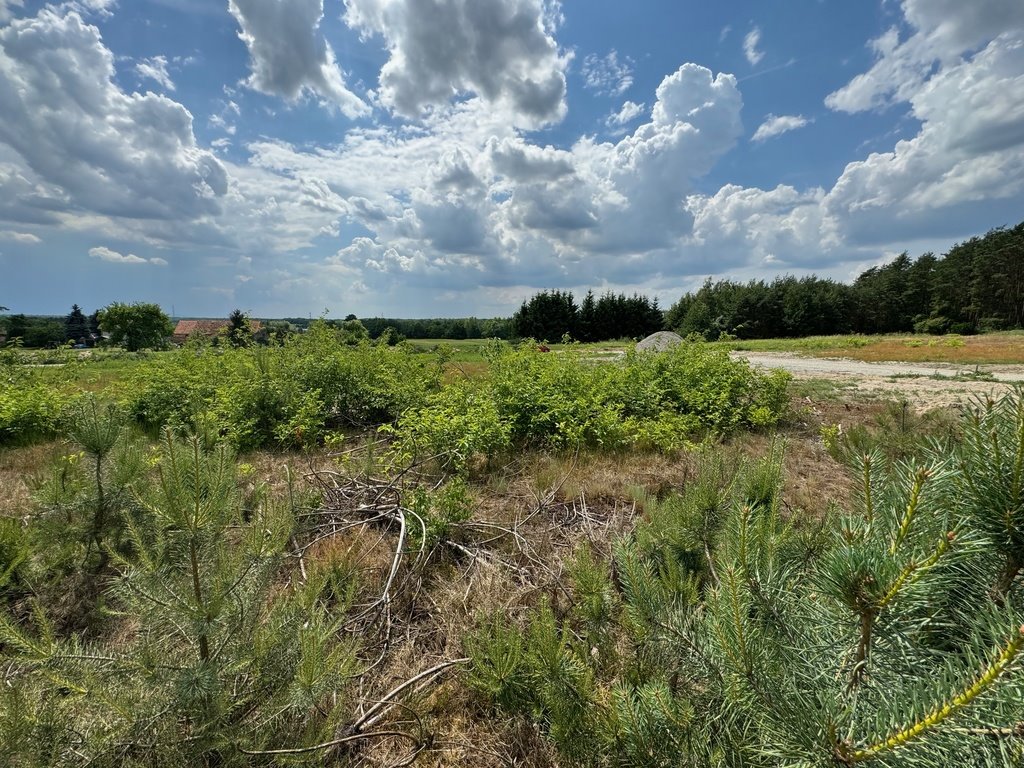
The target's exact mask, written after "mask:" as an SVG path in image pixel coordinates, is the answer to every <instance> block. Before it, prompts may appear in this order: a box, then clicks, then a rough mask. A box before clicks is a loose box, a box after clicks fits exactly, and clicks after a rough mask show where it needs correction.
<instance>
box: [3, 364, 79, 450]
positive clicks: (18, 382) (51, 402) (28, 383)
mask: <svg viewBox="0 0 1024 768" xmlns="http://www.w3.org/2000/svg"><path fill="white" fill-rule="evenodd" d="M22 362H23V361H22V359H21V356H20V353H19V352H18V351H17V350H10V352H9V353H7V352H6V351H5V354H4V357H3V358H2V359H0V446H3V445H12V444H24V443H28V442H32V441H34V440H41V439H47V438H50V437H53V436H54V435H55V434H56V433H57V431H58V429H59V427H60V423H61V414H62V412H63V410H64V408H65V406H66V405H67V404H68V402H69V400H70V399H71V398H69V397H68V396H67V395H66V394H64V389H65V388H64V387H63V386H62V384H61V381H60V379H59V378H57V377H54V376H53V375H52V374H51V372H50V371H44V370H42V369H35V368H27V367H25V366H24V365H23V364H22Z"/></svg>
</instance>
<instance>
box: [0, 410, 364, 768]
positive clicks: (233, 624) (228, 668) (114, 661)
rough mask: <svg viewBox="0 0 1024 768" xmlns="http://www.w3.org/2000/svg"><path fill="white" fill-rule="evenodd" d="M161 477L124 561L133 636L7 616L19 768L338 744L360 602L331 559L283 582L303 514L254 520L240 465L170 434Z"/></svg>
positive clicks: (181, 760)
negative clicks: (354, 612)
mask: <svg viewBox="0 0 1024 768" xmlns="http://www.w3.org/2000/svg"><path fill="white" fill-rule="evenodd" d="M93 431H94V432H95V430H93ZM103 444H104V445H107V444H108V442H107V441H104V442H103ZM156 472H157V482H156V483H155V484H154V485H153V486H152V487H149V488H142V487H139V488H138V489H137V490H136V501H137V506H138V514H135V515H132V516H129V517H126V518H125V525H126V527H127V532H128V536H129V538H130V540H131V546H130V547H129V548H128V549H127V550H125V551H121V552H115V553H114V554H115V557H114V560H113V564H114V566H115V570H116V575H114V576H113V577H112V580H111V584H110V589H109V595H110V600H111V602H112V604H113V605H116V606H117V609H118V611H119V613H121V614H123V615H125V616H131V617H134V618H133V623H132V626H131V628H130V632H128V633H127V634H126V635H124V636H122V637H119V638H117V639H113V638H112V639H110V640H106V641H104V640H95V641H93V642H91V643H85V642H84V641H82V640H80V639H78V638H77V637H76V636H75V635H63V634H62V633H60V632H59V631H58V630H57V628H56V627H55V626H54V625H53V623H51V621H50V620H49V619H48V617H47V616H46V615H45V614H44V612H43V611H42V610H41V609H40V607H39V604H38V603H37V604H36V607H35V609H34V610H33V611H32V613H31V616H29V617H26V619H25V620H24V621H22V622H20V623H15V621H13V620H12V618H11V617H9V616H6V615H5V616H3V617H0V653H2V654H3V655H4V659H5V668H6V669H7V678H6V684H5V685H4V686H3V687H2V690H0V739H2V740H3V743H4V745H5V750H7V754H8V755H11V754H13V755H16V756H17V759H18V761H19V763H18V764H19V765H39V766H44V765H72V764H81V763H82V762H83V761H85V762H89V763H91V764H97V765H110V766H115V765H158V766H159V765H224V766H230V765H238V766H243V765H251V764H253V763H252V758H251V757H249V756H248V755H246V754H245V753H244V752H243V751H242V750H243V749H249V750H259V749H265V748H267V747H276V746H278V745H279V744H281V743H285V744H288V745H297V746H303V745H307V744H314V743H319V742H322V741H324V740H326V739H328V738H329V737H330V735H331V734H332V733H333V729H334V728H335V727H337V726H338V724H339V723H340V722H341V718H342V716H343V715H345V714H347V710H346V709H345V701H346V700H345V697H344V696H343V695H342V694H343V690H344V687H345V681H346V678H347V677H348V676H349V675H350V674H351V672H352V670H353V668H354V656H353V648H352V646H351V644H350V643H348V642H345V641H342V640H339V639H338V628H339V623H338V622H339V618H338V616H337V615H336V614H335V613H334V611H339V612H344V610H346V609H347V607H348V606H349V604H350V602H351V596H350V593H348V595H349V596H348V597H346V594H347V593H346V589H347V588H346V586H345V584H344V583H343V582H344V579H342V578H339V574H338V573H337V571H336V570H335V569H333V568H331V567H330V566H329V565H326V564H325V565H322V566H321V565H317V566H314V567H312V568H311V569H310V573H309V578H307V579H306V580H305V581H304V582H303V583H302V584H300V585H297V586H295V587H293V588H290V589H287V590H283V589H281V588H279V587H278V586H276V585H275V583H274V575H275V574H276V572H277V569H278V568H279V566H280V564H281V561H282V558H283V555H284V548H285V545H286V543H287V541H288V539H289V537H290V536H291V534H292V532H293V527H294V522H293V519H292V516H291V513H290V510H289V509H288V508H286V507H285V506H283V505H281V504H279V503H277V502H275V501H273V500H272V499H269V498H268V497H267V496H266V495H260V496H259V499H258V501H257V503H255V504H254V505H251V506H249V507H247V508H246V509H245V510H244V511H243V508H242V503H241V501H242V499H241V495H240V493H239V490H238V483H237V478H236V473H235V464H234V461H233V457H232V455H231V454H230V452H229V451H228V450H227V449H226V448H224V447H219V448H217V449H215V450H212V451H208V450H206V449H205V448H204V447H203V444H202V441H201V440H200V439H199V438H197V437H194V436H193V437H188V438H185V439H179V438H176V437H175V436H174V435H173V434H172V433H171V432H170V431H165V433H164V436H163V439H162V446H161V449H160V453H159V456H158V457H157V466H156ZM5 541H6V538H5Z"/></svg>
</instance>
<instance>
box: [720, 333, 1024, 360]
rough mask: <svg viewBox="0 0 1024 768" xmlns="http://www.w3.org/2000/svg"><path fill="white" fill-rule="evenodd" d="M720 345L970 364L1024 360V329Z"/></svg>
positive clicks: (768, 350) (764, 349)
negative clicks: (971, 333) (962, 333)
mask: <svg viewBox="0 0 1024 768" xmlns="http://www.w3.org/2000/svg"><path fill="white" fill-rule="evenodd" d="M716 344H721V345H723V346H726V347H728V348H729V349H735V350H744V351H751V352H794V353H797V354H802V355H809V356H811V357H845V358H849V359H851V360H863V361H864V362H905V363H917V362H922V363H923V362H928V363H963V364H968V365H984V364H1004V365H1014V364H1021V363H1024V332H1021V331H1006V332H1000V333H987V334H983V335H979V336H957V335H948V336H922V335H911V334H905V335H884V336H878V335H876V336H858V335H851V336H810V337H807V338H802V339H755V340H750V341H725V342H716Z"/></svg>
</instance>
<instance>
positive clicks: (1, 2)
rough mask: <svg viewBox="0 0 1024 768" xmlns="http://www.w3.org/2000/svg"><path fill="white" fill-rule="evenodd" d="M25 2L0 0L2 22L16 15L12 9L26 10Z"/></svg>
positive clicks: (22, 0) (21, 0)
mask: <svg viewBox="0 0 1024 768" xmlns="http://www.w3.org/2000/svg"><path fill="white" fill-rule="evenodd" d="M24 7H25V0H0V21H7V20H8V19H10V18H11V16H13V15H14V12H13V11H12V10H11V9H12V8H24Z"/></svg>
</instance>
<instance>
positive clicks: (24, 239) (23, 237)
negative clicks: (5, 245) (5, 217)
mask: <svg viewBox="0 0 1024 768" xmlns="http://www.w3.org/2000/svg"><path fill="white" fill-rule="evenodd" d="M0 240H10V241H12V242H15V243H22V244H24V245H37V244H38V243H41V242H43V241H42V240H41V239H40V238H39V237H37V236H36V235H33V234H31V233H29V232H4V231H0Z"/></svg>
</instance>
